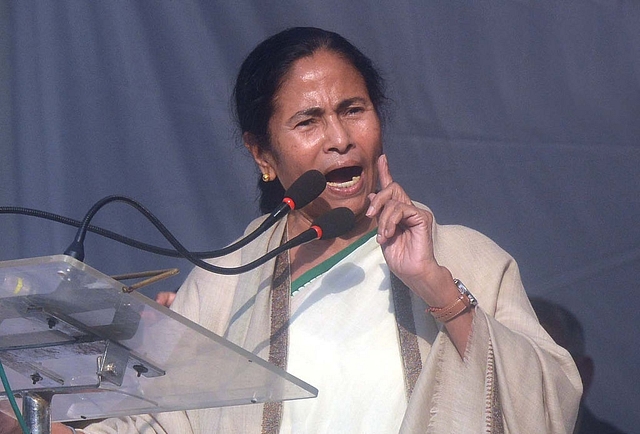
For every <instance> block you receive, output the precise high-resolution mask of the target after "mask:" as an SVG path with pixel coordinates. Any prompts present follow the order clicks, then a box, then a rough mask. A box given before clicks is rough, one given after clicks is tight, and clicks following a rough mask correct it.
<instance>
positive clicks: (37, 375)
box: [31, 372, 43, 384]
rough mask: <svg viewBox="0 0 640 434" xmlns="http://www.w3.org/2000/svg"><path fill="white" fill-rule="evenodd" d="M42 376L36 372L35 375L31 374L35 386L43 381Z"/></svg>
mask: <svg viewBox="0 0 640 434" xmlns="http://www.w3.org/2000/svg"><path fill="white" fill-rule="evenodd" d="M42 379H43V378H42V375H40V374H39V373H37V372H35V373H33V374H31V381H33V384H36V383H37V382H39V381H42Z"/></svg>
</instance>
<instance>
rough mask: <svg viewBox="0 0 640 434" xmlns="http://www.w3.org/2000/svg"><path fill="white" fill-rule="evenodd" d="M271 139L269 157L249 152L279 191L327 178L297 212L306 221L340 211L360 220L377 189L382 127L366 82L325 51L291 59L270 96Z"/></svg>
mask: <svg viewBox="0 0 640 434" xmlns="http://www.w3.org/2000/svg"><path fill="white" fill-rule="evenodd" d="M269 136H270V141H271V149H270V150H269V151H258V150H257V149H256V147H252V146H249V147H250V148H251V149H252V153H253V155H254V157H255V158H256V161H257V163H258V165H260V168H261V169H262V171H263V173H265V172H266V173H269V175H270V176H271V177H272V178H273V177H275V176H277V177H278V178H279V179H280V182H281V183H282V185H283V186H284V188H285V189H287V188H288V187H289V186H290V185H291V184H292V183H293V182H294V181H295V180H296V179H297V178H298V177H299V176H300V175H302V174H303V173H304V172H306V171H307V170H310V169H317V170H319V171H320V172H322V173H323V174H324V175H325V177H326V178H327V188H326V189H325V191H324V192H323V193H322V195H321V196H320V197H319V198H318V199H316V200H315V201H313V202H312V203H311V204H310V205H308V206H307V207H305V208H303V209H302V210H301V211H302V214H303V215H304V216H305V217H306V218H308V219H309V220H313V219H314V218H316V217H317V216H319V215H321V214H323V213H325V212H326V211H328V210H329V209H332V208H336V207H340V206H345V207H348V208H350V209H351V210H352V211H354V213H356V216H360V217H361V216H363V215H364V212H365V211H366V209H367V207H368V204H369V201H368V199H367V195H368V194H369V193H371V192H373V191H375V189H376V185H377V170H376V160H377V158H378V156H379V155H380V154H381V152H382V141H381V129H380V120H379V118H378V115H377V112H376V110H375V107H374V106H373V103H372V102H371V100H370V98H369V93H368V91H367V87H366V85H365V82H364V79H363V78H362V76H361V75H360V73H359V72H358V70H357V69H355V68H354V67H353V66H352V65H351V64H350V63H349V62H347V61H346V60H344V59H343V58H342V57H340V56H339V55H337V54H336V53H334V52H331V51H328V50H320V51H317V52H316V53H315V54H313V55H312V56H310V57H305V58H302V59H299V60H297V61H296V62H295V63H294V64H293V66H292V68H291V70H290V71H289V72H288V73H287V75H286V76H285V77H284V80H283V83H282V86H281V87H280V89H279V91H278V92H277V93H276V95H275V98H274V112H273V115H272V117H271V119H270V120H269Z"/></svg>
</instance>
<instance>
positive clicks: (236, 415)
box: [55, 28, 580, 433]
mask: <svg viewBox="0 0 640 434" xmlns="http://www.w3.org/2000/svg"><path fill="white" fill-rule="evenodd" d="M235 98H236V108H237V115H238V120H239V124H240V128H241V130H242V133H243V136H242V137H243V140H244V143H245V145H246V147H247V148H248V149H249V151H250V152H251V154H252V155H253V157H254V159H255V161H256V163H257V166H258V168H259V170H260V172H261V181H260V184H261V188H262V190H263V198H262V202H261V204H262V208H263V211H265V212H268V211H269V210H270V207H272V206H273V205H274V204H275V203H278V202H279V201H280V200H281V198H282V192H283V188H286V187H288V186H289V185H290V184H291V183H292V182H293V181H294V180H295V179H296V178H297V177H298V176H300V175H301V174H302V173H304V172H305V171H307V170H309V169H317V170H320V171H321V172H322V173H324V174H325V175H326V178H327V181H328V182H327V188H326V190H325V191H324V192H323V193H322V195H321V196H320V197H319V198H318V199H316V200H315V201H313V202H312V203H311V204H310V205H308V206H307V207H305V208H303V209H302V210H296V211H293V212H291V213H290V214H289V215H288V216H287V219H286V221H281V222H280V223H279V224H277V225H276V226H275V227H273V228H272V229H270V230H269V231H268V232H267V233H266V234H264V235H263V236H262V237H261V238H260V239H259V240H258V241H257V242H256V243H254V244H252V245H250V246H249V247H247V248H245V249H243V250H242V251H241V252H239V253H237V254H235V255H232V257H228V258H225V262H224V265H234V264H238V263H240V262H247V260H248V259H252V258H255V257H257V256H259V255H261V254H263V253H265V252H266V251H267V250H271V249H273V248H274V247H275V246H277V245H279V244H281V243H282V242H283V240H285V239H290V238H292V237H294V236H296V235H297V234H299V233H301V232H302V231H304V230H306V229H307V228H308V227H309V224H310V222H311V221H312V220H313V219H314V218H315V217H317V216H319V215H321V214H323V213H324V212H326V211H327V210H329V209H331V208H336V207H340V206H346V207H349V208H350V209H351V210H353V212H354V213H355V215H356V226H355V228H354V229H353V230H352V231H351V232H350V233H348V234H347V235H346V236H344V237H341V238H337V239H334V240H329V241H322V240H321V241H315V242H313V243H309V244H305V245H302V246H299V247H297V248H294V249H292V250H290V251H289V252H288V253H285V254H282V255H280V256H279V257H278V258H277V259H276V260H274V261H271V262H269V263H268V264H266V265H264V266H262V267H260V268H259V269H257V270H254V271H253V272H249V273H246V274H244V275H241V276H237V277H228V276H217V275H213V274H211V273H208V272H206V271H203V270H200V269H195V270H194V271H193V272H192V273H191V274H190V276H189V277H188V278H187V280H186V282H185V284H184V285H183V287H182V288H181V290H180V291H179V292H178V296H177V297H176V299H175V302H174V304H173V306H172V307H173V309H175V310H176V311H177V312H179V313H181V314H183V315H185V316H187V317H188V318H191V319H192V320H194V321H196V322H198V323H200V324H202V325H203V326H205V327H207V328H209V329H211V330H213V331H214V332H216V333H219V334H222V335H224V336H226V337H227V338H228V339H229V340H231V341H232V342H234V343H236V344H238V345H240V346H242V347H244V348H246V349H248V350H249V351H252V352H254V353H256V354H258V355H259V356H260V357H262V358H265V359H268V360H269V361H271V362H273V363H276V364H278V365H280V366H282V367H284V368H286V369H287V371H289V372H290V373H292V374H293V375H295V376H297V377H299V378H301V379H303V380H304V381H307V382H308V383H310V384H312V385H314V386H315V387H317V388H318V389H319V395H318V397H317V398H315V399H309V400H299V401H291V402H285V403H275V404H274V403H271V404H265V405H262V404H256V405H248V406H238V407H228V408H222V409H206V410H193V411H187V412H174V413H161V414H157V415H145V416H139V417H133V418H124V419H111V420H107V421H104V422H102V423H100V424H95V425H91V426H89V427H88V428H86V432H91V433H98V432H138V431H140V432H170V433H177V432H180V433H182V432H197V433H200V432H224V433H227V432H234V433H252V432H255V433H259V432H270V433H280V432H281V433H303V432H304V433H306V432H310V433H336V432H345V433H346V432H348V433H356V432H357V433H365V432H366V433H374V432H378V433H390V432H398V431H399V432H405V433H416V432H435V433H453V432H455V433H479V432H509V433H534V432H535V433H542V432H549V433H562V432H567V433H568V432H571V430H572V427H573V423H574V421H575V417H576V410H577V405H578V401H579V397H580V378H579V376H578V373H577V371H576V369H575V366H574V365H573V363H572V361H571V358H570V356H569V355H568V354H567V353H566V352H565V351H563V350H562V349H560V348H559V347H557V346H556V345H555V344H554V343H553V341H552V340H551V339H550V338H549V337H548V335H547V334H546V333H545V332H544V331H543V329H542V328H541V327H540V325H539V324H538V322H537V320H536V318H535V316H534V314H533V311H532V309H531V306H530V305H529V303H528V300H527V296H526V294H525V292H524V290H523V288H522V284H521V281H520V277H519V274H518V270H517V266H516V264H515V262H514V261H513V260H512V258H511V257H510V256H509V255H508V254H506V253H505V252H504V251H502V250H501V249H500V248H499V247H497V246H496V245H495V244H494V243H493V242H492V241H491V240H489V239H487V238H486V237H484V236H483V235H481V234H479V233H477V232H475V231H472V230H470V229H467V228H464V227H460V226H440V225H437V224H436V223H435V221H434V219H433V215H432V214H431V212H430V211H429V210H428V209H427V208H426V207H424V206H423V205H420V204H418V203H414V202H412V201H411V200H410V198H409V197H408V196H407V194H406V193H405V192H404V190H403V189H402V188H401V187H400V186H399V185H398V184H397V183H395V182H393V179H392V177H391V175H390V173H389V167H388V165H387V160H386V157H385V156H384V155H383V154H382V134H381V121H380V119H381V116H380V113H381V107H382V103H383V102H384V95H383V91H382V85H381V80H380V78H379V76H378V74H377V72H376V71H375V69H374V68H373V66H372V64H371V62H370V61H369V59H367V58H366V57H365V56H364V55H363V54H362V53H360V52H359V51H358V50H357V49H356V48H355V47H353V46H352V45H351V44H350V43H349V42H347V41H346V40H345V39H344V38H342V37H341V36H339V35H337V34H335V33H331V32H326V31H324V30H320V29H315V28H293V29H288V30H286V31H284V32H281V33H279V34H277V35H275V36H273V37H271V38H269V39H267V40H266V41H264V42H263V43H261V44H260V45H259V46H258V47H257V48H256V49H255V50H254V51H253V52H252V53H251V54H250V55H249V57H248V58H247V59H246V60H245V62H244V63H243V65H242V68H241V70H240V73H239V75H238V79H237V82H236V88H235ZM257 224H259V220H258V221H257V222H254V223H252V224H251V225H250V227H249V228H248V230H251V229H252V228H254V227H255V226H256V225H257ZM454 277H455V278H456V279H460V280H455V281H454ZM462 282H464V284H463V283H462ZM467 287H468V288H469V290H470V291H471V292H472V293H473V294H474V295H475V298H474V297H473V296H472V295H471V294H470V293H469V292H468V290H466V288H467ZM476 299H477V306H476V305H475V300H476ZM60 428H65V427H60V426H56V427H55V429H56V430H57V429H60ZM65 429H66V428H65ZM61 432H62V431H61Z"/></svg>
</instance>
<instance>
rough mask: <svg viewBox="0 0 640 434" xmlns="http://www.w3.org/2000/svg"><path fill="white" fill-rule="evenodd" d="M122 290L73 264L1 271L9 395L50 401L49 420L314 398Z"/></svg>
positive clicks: (6, 265) (61, 259)
mask: <svg viewBox="0 0 640 434" xmlns="http://www.w3.org/2000/svg"><path fill="white" fill-rule="evenodd" d="M123 288H124V286H123V284H122V283H120V282H118V281H116V280H114V279H112V278H110V277H109V276H106V275H104V274H102V273H101V272H99V271H97V270H95V269H93V268H91V267H89V266H87V265H86V264H84V263H82V262H80V261H77V260H75V259H74V258H72V257H70V256H65V255H56V256H48V257H41V258H30V259H21V260H15V261H5V262H0V360H1V361H2V364H3V365H4V368H5V371H6V373H7V377H8V379H9V384H10V385H11V388H12V390H13V392H14V394H18V395H21V394H24V393H31V392H38V391H45V392H48V391H51V392H53V393H54V398H53V401H52V404H51V416H52V420H53V421H70V420H79V419H94V418H102V417H110V416H123V415H132V414H141V413H157V412H162V411H172V410H186V409H194V408H208V407H220V406H228V405H239V404H250V403H256V402H268V401H282V400H289V399H300V398H312V397H315V396H317V390H316V389H315V388H314V387H312V386H310V385H309V384H306V383H305V382H303V381H301V380H300V379H298V378H295V377H293V376H292V375H290V374H288V373H287V372H285V371H284V370H282V369H280V368H278V367H277V366H275V365H272V364H270V363H268V362H266V361H264V360H262V359H260V358H258V357H256V356H255V355H253V354H251V353H250V352H248V351H246V350H244V349H242V348H240V347H238V346H237V345H234V344H232V343H231V342H229V341H227V340H225V339H223V338H222V337H220V336H218V335H216V334H214V333H212V332H210V331H208V330H206V329H205V328H203V327H201V326H199V325H198V324H196V323H194V322H192V321H189V320H187V319H186V318H184V317H182V316H180V315H178V314H177V313H175V312H173V311H170V310H169V309H167V308H165V307H163V306H161V305H159V304H157V303H155V302H154V301H152V300H150V299H149V298H147V297H145V296H144V295H141V294H138V293H135V292H134V293H126V292H125V291H123ZM3 397H4V398H3ZM0 399H6V392H4V390H3V391H2V392H0Z"/></svg>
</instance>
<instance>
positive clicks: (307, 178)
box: [284, 169, 327, 209]
mask: <svg viewBox="0 0 640 434" xmlns="http://www.w3.org/2000/svg"><path fill="white" fill-rule="evenodd" d="M326 186H327V180H326V179H325V178H324V175H323V174H322V172H320V171H318V170H315V169H313V170H309V171H307V172H305V173H303V174H302V175H301V176H300V178H298V179H296V180H295V181H294V182H293V184H291V187H289V189H288V190H287V191H285V192H284V197H285V201H286V202H287V203H289V201H288V200H287V198H289V199H290V200H291V201H293V206H292V207H291V209H300V208H302V207H304V206H307V205H308V204H309V202H311V201H312V200H314V199H315V198H316V197H318V196H320V194H322V192H323V191H324V189H325V187H326ZM290 206H291V205H290Z"/></svg>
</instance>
